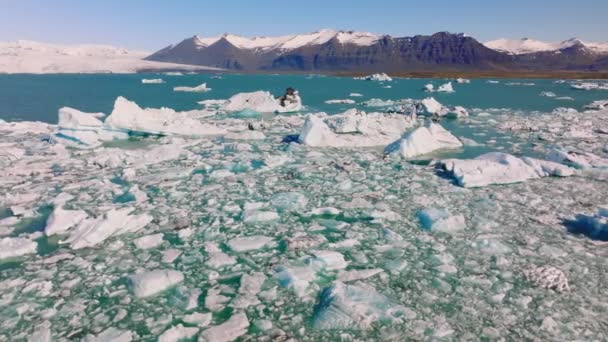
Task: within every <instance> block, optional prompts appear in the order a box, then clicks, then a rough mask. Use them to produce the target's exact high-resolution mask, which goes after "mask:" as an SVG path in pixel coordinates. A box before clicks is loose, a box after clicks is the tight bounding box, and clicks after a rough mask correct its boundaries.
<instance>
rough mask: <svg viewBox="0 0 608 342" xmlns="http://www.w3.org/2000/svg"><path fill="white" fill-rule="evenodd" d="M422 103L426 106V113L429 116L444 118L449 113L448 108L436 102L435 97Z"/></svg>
mask: <svg viewBox="0 0 608 342" xmlns="http://www.w3.org/2000/svg"><path fill="white" fill-rule="evenodd" d="M421 103H422V105H423V106H424V108H425V110H426V112H427V113H429V114H436V115H439V116H443V115H445V114H447V112H448V110H447V108H445V107H444V106H443V105H442V104H441V103H439V101H437V100H435V98H433V97H427V98H426V99H424V100H422V102H421Z"/></svg>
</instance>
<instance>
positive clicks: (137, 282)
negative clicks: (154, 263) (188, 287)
mask: <svg viewBox="0 0 608 342" xmlns="http://www.w3.org/2000/svg"><path fill="white" fill-rule="evenodd" d="M128 280H129V285H130V287H131V290H132V291H133V294H135V296H136V297H138V298H145V297H149V296H153V295H155V294H158V293H160V292H163V291H165V290H167V289H169V288H170V287H173V286H175V285H177V284H179V283H181V282H182V281H183V280H184V275H183V274H182V273H181V272H179V271H174V270H155V271H148V272H145V273H139V274H134V275H131V276H129V277H128Z"/></svg>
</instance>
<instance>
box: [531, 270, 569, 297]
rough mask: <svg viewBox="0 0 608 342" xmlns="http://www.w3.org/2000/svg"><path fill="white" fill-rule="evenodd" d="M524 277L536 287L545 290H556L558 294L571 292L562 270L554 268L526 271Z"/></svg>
mask: <svg viewBox="0 0 608 342" xmlns="http://www.w3.org/2000/svg"><path fill="white" fill-rule="evenodd" d="M524 276H525V277H526V279H528V281H530V282H532V283H533V284H534V285H536V286H538V287H541V288H544V289H549V290H555V291H557V292H567V291H570V286H568V278H566V274H564V272H563V271H562V270H560V269H558V268H555V267H552V266H547V267H537V268H531V269H526V270H524Z"/></svg>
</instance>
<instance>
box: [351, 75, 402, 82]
mask: <svg viewBox="0 0 608 342" xmlns="http://www.w3.org/2000/svg"><path fill="white" fill-rule="evenodd" d="M355 79H356V80H365V81H376V82H391V81H392V80H393V79H392V78H391V77H390V76H389V75H387V74H385V73H379V74H373V75H369V76H365V77H355Z"/></svg>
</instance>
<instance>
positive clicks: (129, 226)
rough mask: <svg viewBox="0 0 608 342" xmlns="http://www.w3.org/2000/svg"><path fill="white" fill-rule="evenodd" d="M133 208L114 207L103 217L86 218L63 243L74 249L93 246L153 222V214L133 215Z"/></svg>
mask: <svg viewBox="0 0 608 342" xmlns="http://www.w3.org/2000/svg"><path fill="white" fill-rule="evenodd" d="M133 210H134V209H133V208H122V209H112V210H110V211H108V212H107V213H105V215H103V216H102V217H99V218H91V219H86V220H84V221H82V222H81V223H80V224H79V225H78V226H76V228H74V230H72V232H71V233H70V236H69V237H68V238H67V239H66V240H65V241H62V242H61V243H68V244H70V247H71V248H72V249H81V248H86V247H93V246H96V245H98V244H100V243H101V242H103V241H105V240H106V239H108V238H110V237H112V236H117V235H121V234H125V233H134V232H137V231H139V230H140V229H142V228H143V227H145V226H146V225H148V223H150V222H152V216H150V215H148V214H141V215H132V214H131V213H132V212H133Z"/></svg>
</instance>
